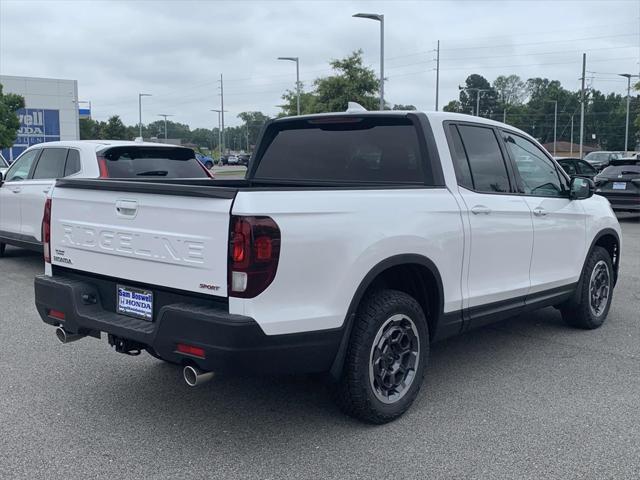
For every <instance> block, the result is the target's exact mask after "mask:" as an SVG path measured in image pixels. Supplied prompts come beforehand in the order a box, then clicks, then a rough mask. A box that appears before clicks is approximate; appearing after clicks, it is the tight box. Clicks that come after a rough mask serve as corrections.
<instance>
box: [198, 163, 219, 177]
mask: <svg viewBox="0 0 640 480" xmlns="http://www.w3.org/2000/svg"><path fill="white" fill-rule="evenodd" d="M196 162H198V163H199V164H200V167H202V169H203V170H204V173H206V174H207V176H208V177H209V178H215V177H214V176H213V173H212V172H211V170H209V169H208V168H207V167H206V166H205V165H203V164H202V162H200V160H196Z"/></svg>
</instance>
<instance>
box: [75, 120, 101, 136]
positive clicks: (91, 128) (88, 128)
mask: <svg viewBox="0 0 640 480" xmlns="http://www.w3.org/2000/svg"><path fill="white" fill-rule="evenodd" d="M99 138H102V134H101V132H100V122H97V121H95V120H93V119H91V118H81V119H80V140H94V139H99Z"/></svg>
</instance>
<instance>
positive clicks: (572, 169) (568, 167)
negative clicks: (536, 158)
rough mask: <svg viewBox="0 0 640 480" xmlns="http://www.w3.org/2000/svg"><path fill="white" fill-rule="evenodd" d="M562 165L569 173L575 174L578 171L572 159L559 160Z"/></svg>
mask: <svg viewBox="0 0 640 480" xmlns="http://www.w3.org/2000/svg"><path fill="white" fill-rule="evenodd" d="M558 163H559V164H560V166H561V167H562V168H563V169H564V171H565V172H567V173H568V174H569V175H575V174H576V173H577V171H576V167H575V166H574V164H573V161H571V160H558Z"/></svg>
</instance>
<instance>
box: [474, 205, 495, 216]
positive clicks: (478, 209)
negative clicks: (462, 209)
mask: <svg viewBox="0 0 640 480" xmlns="http://www.w3.org/2000/svg"><path fill="white" fill-rule="evenodd" d="M471 213H473V214H474V215H480V214H482V215H489V214H490V213H491V209H490V208H489V207H485V206H484V205H476V206H475V207H473V208H472V209H471Z"/></svg>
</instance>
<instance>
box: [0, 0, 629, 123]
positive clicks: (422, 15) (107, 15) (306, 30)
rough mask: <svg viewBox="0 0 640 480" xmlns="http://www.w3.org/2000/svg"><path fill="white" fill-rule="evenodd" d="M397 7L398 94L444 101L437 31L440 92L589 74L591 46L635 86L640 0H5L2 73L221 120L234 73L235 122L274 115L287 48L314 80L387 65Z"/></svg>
mask: <svg viewBox="0 0 640 480" xmlns="http://www.w3.org/2000/svg"><path fill="white" fill-rule="evenodd" d="M359 11H365V12H367V11H373V12H377V13H384V15H385V44H386V45H385V46H386V48H385V50H386V51H385V59H386V60H385V62H386V71H385V76H386V77H387V79H388V80H387V83H386V85H385V89H386V98H387V100H388V101H389V102H391V103H403V104H414V105H416V106H417V107H418V108H420V109H433V106H434V97H435V72H434V70H433V69H434V67H435V63H434V62H433V58H434V57H435V53H434V52H433V49H434V48H435V45H436V41H437V40H438V39H440V40H441V49H442V51H441V77H440V78H441V80H440V85H441V90H440V105H441V106H442V105H444V104H446V103H447V102H448V101H449V100H451V99H453V98H457V95H458V90H457V86H458V85H459V84H460V83H463V82H464V79H465V78H466V77H467V76H468V75H469V74H471V73H480V74H482V75H484V76H485V77H486V78H488V79H489V80H490V81H491V80H493V79H494V78H495V77H496V76H497V75H500V74H510V73H516V74H518V75H520V76H521V77H522V78H525V79H526V78H529V77H534V76H541V77H548V78H552V79H558V80H560V81H561V82H562V83H563V85H564V86H565V87H566V88H570V89H574V88H576V87H577V86H578V81H577V79H578V77H579V76H580V68H581V52H582V51H587V53H588V70H590V71H594V72H602V74H600V73H599V74H590V75H592V76H593V77H594V79H593V85H594V87H595V88H598V89H600V90H603V91H616V92H624V88H625V83H624V80H623V79H618V78H616V77H615V76H613V75H611V73H617V72H623V71H631V72H636V71H637V70H638V67H639V65H638V61H639V60H640V58H639V57H640V54H639V48H640V39H639V31H638V29H639V23H638V21H637V18H638V14H639V13H640V11H639V7H638V3H637V2H633V1H628V2H627V1H617V2H616V1H609V2H607V8H603V4H602V3H601V2H544V1H531V2H529V1H501V2H486V1H473V2H472V1H447V2H445V1H442V2H435V1H406V2H402V1H396V2H377V1H376V2H357V1H342V2H338V1H206V0H183V1H169V0H162V1H152V0H138V1H127V2H125V1H92V2H81V1H69V0H60V1H33V0H20V1H18V0H2V2H0V73H2V74H5V75H25V76H42V77H54V78H72V79H76V80H78V83H79V91H80V97H81V99H82V100H90V101H91V102H92V105H93V111H94V116H96V117H97V118H100V119H105V118H107V117H108V116H110V115H113V114H119V115H121V116H122V118H123V120H124V121H125V122H126V123H129V124H134V123H136V122H137V108H138V107H137V94H138V93H139V92H145V93H151V94H153V96H152V97H148V98H145V101H144V112H145V121H146V122H149V121H152V120H155V119H156V118H157V116H156V115H157V114H158V113H172V114H175V115H176V117H175V120H176V121H180V122H182V123H188V124H190V125H191V126H192V127H210V126H212V125H213V124H214V123H215V122H216V121H217V120H216V117H215V116H214V115H213V114H212V113H211V112H209V109H210V108H217V107H218V106H219V101H220V97H219V89H218V85H219V84H218V79H219V76H220V73H223V74H224V78H225V81H224V88H225V109H226V110H229V113H228V114H227V122H226V123H230V124H237V123H239V120H237V118H236V115H237V114H238V113H240V112H242V111H246V110H261V111H263V112H265V113H267V114H271V115H274V114H275V113H277V111H278V109H277V107H276V105H278V104H279V103H280V102H281V98H280V97H281V95H282V93H283V92H284V90H286V89H287V88H293V87H294V82H295V70H294V66H293V64H291V63H289V62H279V61H277V60H276V58H277V57H278V56H298V57H300V68H301V79H302V80H303V82H304V83H305V84H306V85H310V84H311V82H312V80H313V79H314V78H316V77H317V76H320V75H325V74H328V73H329V66H328V61H329V60H331V59H334V58H341V57H344V56H346V55H348V54H349V53H350V52H352V51H353V50H356V49H358V48H362V49H363V50H364V53H365V61H366V63H367V64H368V65H370V66H371V67H372V68H374V69H375V70H376V72H377V71H378V61H379V60H378V55H379V53H378V52H379V50H378V49H379V33H378V31H379V30H378V28H379V26H378V24H377V23H376V22H373V21H370V20H362V19H354V18H351V15H352V14H353V13H356V12H359Z"/></svg>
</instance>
